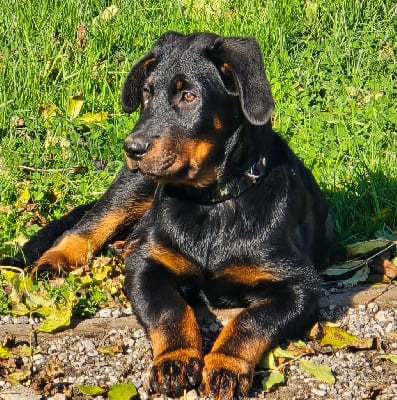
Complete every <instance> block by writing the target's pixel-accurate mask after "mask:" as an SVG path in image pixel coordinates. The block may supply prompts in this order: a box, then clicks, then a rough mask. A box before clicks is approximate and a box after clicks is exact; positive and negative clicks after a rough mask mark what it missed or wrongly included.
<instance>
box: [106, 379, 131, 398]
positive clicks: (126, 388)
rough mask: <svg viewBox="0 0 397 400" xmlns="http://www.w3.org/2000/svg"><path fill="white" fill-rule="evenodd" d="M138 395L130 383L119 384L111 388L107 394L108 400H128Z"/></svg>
mask: <svg viewBox="0 0 397 400" xmlns="http://www.w3.org/2000/svg"><path fill="white" fill-rule="evenodd" d="M137 394H138V392H137V390H136V387H135V386H134V385H133V384H132V383H129V382H127V383H119V384H117V385H114V386H112V387H111V388H110V389H109V392H108V399H109V400H130V399H131V397H133V396H136V395H137Z"/></svg>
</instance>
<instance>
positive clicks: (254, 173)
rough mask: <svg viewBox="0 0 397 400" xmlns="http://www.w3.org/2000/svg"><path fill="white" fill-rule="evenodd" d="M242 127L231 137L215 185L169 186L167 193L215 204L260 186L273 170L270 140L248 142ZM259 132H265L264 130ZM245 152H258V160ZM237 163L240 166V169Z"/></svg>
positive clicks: (198, 201)
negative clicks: (248, 158) (259, 144)
mask: <svg viewBox="0 0 397 400" xmlns="http://www.w3.org/2000/svg"><path fill="white" fill-rule="evenodd" d="M243 129H244V126H243V125H240V126H239V127H238V128H237V130H236V131H235V132H234V134H233V135H232V136H231V137H230V139H229V143H228V144H227V150H226V157H225V160H224V162H223V164H222V166H221V169H222V170H223V171H224V173H223V176H222V177H221V178H220V180H219V181H218V182H217V183H216V184H215V185H211V186H209V187H204V188H194V187H190V186H183V187H180V186H171V185H166V187H165V192H166V193H167V195H170V196H172V197H179V198H182V199H184V200H188V201H192V202H195V203H198V204H204V205H205V204H216V203H222V202H224V201H227V200H231V199H237V198H238V197H240V196H242V195H243V194H244V193H245V192H247V191H248V190H249V189H250V188H252V187H255V186H257V185H259V184H260V183H261V182H262V179H263V177H264V176H265V175H266V174H267V173H268V171H269V169H270V164H271V159H270V157H269V156H268V154H269V153H270V152H269V149H268V148H266V147H268V146H269V143H266V146H258V144H257V143H252V142H249V141H248V143H247V140H248V139H244V137H245V138H246V136H245V134H244V132H242V131H243ZM260 134H261V135H266V133H265V132H263V131H262V132H260ZM264 141H265V142H266V140H264ZM247 146H250V147H252V148H253V149H254V151H247ZM261 150H263V151H262V153H261ZM265 153H266V154H265ZM245 154H256V159H254V160H252V159H251V160H247V159H245ZM235 165H238V166H239V169H238V170H236V167H235ZM232 166H234V167H232ZM233 169H234V170H233Z"/></svg>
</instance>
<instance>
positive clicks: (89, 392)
mask: <svg viewBox="0 0 397 400" xmlns="http://www.w3.org/2000/svg"><path fill="white" fill-rule="evenodd" d="M77 389H79V391H80V392H81V393H82V394H84V395H86V396H98V395H99V394H103V393H105V389H103V388H101V387H100V386H89V385H78V386H77Z"/></svg>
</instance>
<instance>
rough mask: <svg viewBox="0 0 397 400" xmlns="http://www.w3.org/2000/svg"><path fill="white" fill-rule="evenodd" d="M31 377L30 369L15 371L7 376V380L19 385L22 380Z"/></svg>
mask: <svg viewBox="0 0 397 400" xmlns="http://www.w3.org/2000/svg"><path fill="white" fill-rule="evenodd" d="M29 378H30V371H29V370H27V371H23V372H13V373H12V374H9V375H7V376H6V380H7V381H8V382H10V383H11V385H18V384H20V383H21V382H24V381H26V380H27V379H29Z"/></svg>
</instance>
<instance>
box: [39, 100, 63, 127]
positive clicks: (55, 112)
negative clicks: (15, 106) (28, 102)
mask: <svg viewBox="0 0 397 400" xmlns="http://www.w3.org/2000/svg"><path fill="white" fill-rule="evenodd" d="M39 114H40V117H41V118H42V119H43V121H44V126H45V127H46V128H48V127H49V126H50V123H51V121H52V120H53V119H54V118H56V117H59V116H61V115H62V111H61V110H60V109H59V108H58V107H57V106H56V105H55V104H53V103H41V104H39Z"/></svg>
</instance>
